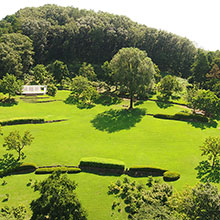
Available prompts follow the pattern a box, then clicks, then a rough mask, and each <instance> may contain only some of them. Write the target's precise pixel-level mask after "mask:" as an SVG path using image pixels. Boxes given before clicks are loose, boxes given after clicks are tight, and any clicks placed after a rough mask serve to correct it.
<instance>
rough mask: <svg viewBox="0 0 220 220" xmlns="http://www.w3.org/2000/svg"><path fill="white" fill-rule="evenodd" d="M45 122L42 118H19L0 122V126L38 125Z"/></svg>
mask: <svg viewBox="0 0 220 220" xmlns="http://www.w3.org/2000/svg"><path fill="white" fill-rule="evenodd" d="M44 122H45V120H44V119H43V118H19V119H11V120H4V121H0V125H2V126H7V125H20V124H40V123H44Z"/></svg>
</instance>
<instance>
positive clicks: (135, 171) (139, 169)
mask: <svg viewBox="0 0 220 220" xmlns="http://www.w3.org/2000/svg"><path fill="white" fill-rule="evenodd" d="M166 171H167V170H166V169H162V168H158V167H150V166H134V167H130V168H129V169H128V170H127V174H128V175H129V176H133V177H144V176H163V174H164V172H166Z"/></svg>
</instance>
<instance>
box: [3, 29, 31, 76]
mask: <svg viewBox="0 0 220 220" xmlns="http://www.w3.org/2000/svg"><path fill="white" fill-rule="evenodd" d="M33 54H34V52H33V46H32V41H31V40H30V39H29V38H28V37H27V36H24V35H22V34H19V33H12V34H4V35H2V36H1V37H0V69H1V74H3V75H5V74H6V73H10V74H14V75H16V76H17V77H21V75H22V74H23V73H28V71H29V70H30V68H31V66H32V65H33V58H32V57H33Z"/></svg>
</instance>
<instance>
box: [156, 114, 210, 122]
mask: <svg viewBox="0 0 220 220" xmlns="http://www.w3.org/2000/svg"><path fill="white" fill-rule="evenodd" d="M153 116H154V117H155V118H162V119H170V120H181V121H195V122H206V123H207V122H209V119H208V118H207V117H206V116H204V115H199V114H190V113H184V112H180V113H176V114H175V115H167V114H154V115H153Z"/></svg>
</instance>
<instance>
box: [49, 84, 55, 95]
mask: <svg viewBox="0 0 220 220" xmlns="http://www.w3.org/2000/svg"><path fill="white" fill-rule="evenodd" d="M56 93H57V87H56V86H55V85H54V84H49V85H47V94H48V95H49V96H55V95H56Z"/></svg>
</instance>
